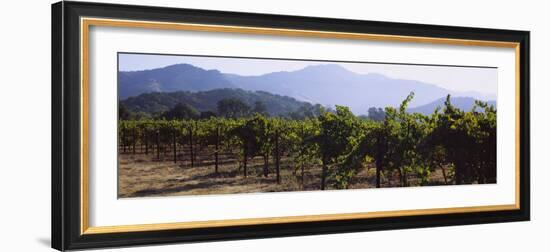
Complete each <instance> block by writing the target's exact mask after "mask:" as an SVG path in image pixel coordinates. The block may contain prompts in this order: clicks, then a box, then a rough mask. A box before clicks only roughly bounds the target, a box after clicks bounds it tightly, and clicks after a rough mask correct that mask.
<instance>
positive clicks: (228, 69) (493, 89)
mask: <svg viewBox="0 0 550 252" xmlns="http://www.w3.org/2000/svg"><path fill="white" fill-rule="evenodd" d="M179 63H186V64H191V65H194V66H196V67H200V68H203V69H206V70H211V69H217V70H219V71H220V72H222V73H233V74H239V75H245V76H249V75H262V74H266V73H271V72H279V71H296V70H300V69H303V68H304V67H307V66H311V65H320V64H338V65H340V66H342V67H344V68H346V69H348V70H350V71H352V72H355V73H359V74H368V73H378V74H383V75H385V76H387V77H390V78H394V79H408V80H417V81H422V82H426V83H430V84H434V85H437V86H440V87H442V88H445V89H448V90H452V91H460V92H466V91H476V92H480V93H483V94H486V95H490V96H494V97H496V93H497V82H498V73H497V69H496V68H477V67H449V66H417V65H400V64H376V63H342V62H333V63H331V62H326V61H325V62H321V61H297V60H278V59H277V60H273V59H248V58H221V57H204V56H179V55H151V54H126V53H120V54H119V70H120V71H138V70H146V69H154V68H161V67H165V66H169V65H174V64H179Z"/></svg>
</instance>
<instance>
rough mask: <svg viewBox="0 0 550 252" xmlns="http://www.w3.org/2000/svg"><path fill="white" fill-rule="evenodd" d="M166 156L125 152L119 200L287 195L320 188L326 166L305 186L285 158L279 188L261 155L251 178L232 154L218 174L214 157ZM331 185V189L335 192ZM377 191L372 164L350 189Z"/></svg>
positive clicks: (312, 170)
mask: <svg viewBox="0 0 550 252" xmlns="http://www.w3.org/2000/svg"><path fill="white" fill-rule="evenodd" d="M178 158H179V160H178V161H177V163H174V162H173V156H170V155H166V156H164V155H161V157H160V160H158V159H156V156H154V155H151V154H149V155H145V154H131V153H119V157H118V161H119V168H118V197H121V198H130V197H147V196H170V195H205V194H228V193H254V192H281V191H308V190H320V184H321V166H320V165H309V166H306V168H305V169H304V170H305V172H304V183H303V185H302V183H301V171H300V170H299V169H296V168H295V167H294V165H293V164H292V162H291V161H290V160H288V159H287V158H285V157H283V158H282V160H281V183H280V184H277V181H276V174H275V165H274V163H273V162H272V161H273V160H270V164H269V170H270V172H269V175H268V177H264V175H263V165H264V163H263V159H262V158H261V157H256V158H254V159H252V160H250V161H249V162H248V165H247V167H248V173H247V174H248V175H247V177H246V178H245V177H244V174H243V169H242V167H239V166H240V165H239V162H238V161H237V160H236V159H235V158H233V157H231V156H221V157H220V159H219V160H220V162H219V166H218V173H217V174H216V173H215V170H214V163H213V161H212V159H213V158H212V157H211V156H208V155H202V156H201V155H198V156H197V161H196V162H195V164H194V166H193V167H191V163H190V161H189V160H182V159H184V158H183V157H178ZM384 175H385V176H383V177H382V185H381V186H382V187H392V186H399V178H398V175H397V174H384ZM408 181H409V183H410V185H411V186H415V185H418V184H419V181H418V179H416V178H415V177H414V175H410V176H409V177H408ZM330 182H331V181H330V180H329V181H327V186H328V188H327V189H329V190H330V189H335V188H332V187H331V186H330ZM430 184H432V185H441V184H444V179H443V176H442V172H441V170H437V171H435V172H432V174H431V177H430ZM375 187H376V170H375V169H374V167H372V166H371V165H367V166H366V167H364V168H363V169H361V170H360V172H359V173H358V174H357V175H356V176H355V177H354V179H353V181H352V183H351V186H350V189H364V188H375Z"/></svg>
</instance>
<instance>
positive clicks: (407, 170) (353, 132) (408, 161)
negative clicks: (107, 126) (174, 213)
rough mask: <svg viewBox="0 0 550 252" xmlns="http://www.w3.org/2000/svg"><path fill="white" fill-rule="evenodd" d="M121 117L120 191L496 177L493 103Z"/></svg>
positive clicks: (166, 192)
mask: <svg viewBox="0 0 550 252" xmlns="http://www.w3.org/2000/svg"><path fill="white" fill-rule="evenodd" d="M413 96H414V94H413V93H411V94H410V95H409V96H408V97H407V98H406V99H405V100H404V101H403V102H402V103H401V105H400V106H399V107H398V108H392V107H387V108H385V109H384V110H383V111H381V112H383V117H381V118H374V117H373V118H362V117H357V116H355V115H354V114H353V113H352V112H351V111H350V110H349V109H348V108H347V107H343V106H336V109H335V110H334V111H323V112H321V113H320V114H318V115H310V116H306V117H304V118H300V119H293V118H284V117H272V116H267V115H264V114H261V113H250V114H241V115H239V114H227V113H226V114H225V115H224V116H216V115H212V116H209V117H208V118H197V117H195V118H192V117H191V118H185V119H167V118H166V117H164V118H156V119H139V120H119V127H118V130H119V132H118V136H119V139H118V140H119V141H118V142H119V164H120V166H119V196H120V197H138V196H157V195H179V194H212V193H216V194H217V193H236V192H263V191H296V190H326V189H351V188H369V187H377V188H379V187H406V186H427V185H448V184H484V183H495V182H496V109H495V108H494V106H490V105H487V104H486V103H483V102H476V105H475V106H474V108H473V109H472V110H471V111H461V110H460V109H458V108H456V107H454V106H453V105H452V104H451V102H450V98H449V97H447V101H446V103H445V106H444V107H442V108H440V109H438V110H435V111H434V112H433V113H432V114H430V115H422V114H419V113H408V112H407V106H408V103H409V102H410V101H411V100H412V99H413Z"/></svg>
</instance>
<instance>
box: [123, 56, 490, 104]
mask: <svg viewBox="0 0 550 252" xmlns="http://www.w3.org/2000/svg"><path fill="white" fill-rule="evenodd" d="M220 88H241V89H244V90H252V91H257V90H262V91H266V92H269V93H273V94H278V95H285V96H290V97H293V98H295V99H297V100H300V101H307V102H310V103H312V104H317V103H319V104H322V105H324V106H333V105H344V106H348V107H350V108H351V109H352V111H353V112H354V113H356V114H365V113H366V112H367V110H368V108H369V107H386V106H398V105H399V103H400V102H401V101H402V100H403V99H405V97H406V96H407V95H408V94H409V93H410V92H411V91H414V92H415V94H416V95H415V97H414V99H413V100H412V102H411V104H410V106H411V107H415V106H420V105H423V104H427V103H430V102H432V101H434V100H436V99H439V98H440V97H444V96H446V95H447V94H451V95H453V96H462V95H460V93H457V92H452V91H449V90H446V89H443V88H440V87H438V86H435V85H432V84H428V83H424V82H420V81H415V80H402V79H392V78H389V77H387V76H384V75H381V74H357V73H354V72H351V71H349V70H347V69H345V68H343V67H341V66H339V65H336V64H326V65H316V66H309V67H306V68H304V69H301V70H297V71H292V72H274V73H268V74H264V75H259V76H241V75H236V74H223V73H220V72H219V71H217V70H208V71H207V70H204V69H202V68H198V67H195V66H192V65H189V64H178V65H172V66H168V67H164V68H158V69H153V70H145V71H137V72H120V73H119V99H125V98H127V97H130V96H136V95H139V94H142V93H149V92H173V91H207V90H213V89H220ZM463 96H470V97H473V98H476V99H484V97H482V95H481V94H477V93H475V92H469V93H468V94H467V95H463Z"/></svg>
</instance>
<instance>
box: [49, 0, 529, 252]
mask: <svg viewBox="0 0 550 252" xmlns="http://www.w3.org/2000/svg"><path fill="white" fill-rule="evenodd" d="M529 122H530V120H529V32H527V31H512V30H496V29H483V28H466V27H450V26H438V25H422V24H405V23H389V22H376V21H359V20H342V19H327V18H318V17H298V16H280V15H266V14H253V13H236V12H221V11H208V10H191V9H176V8H160V7H145V6H130V5H113V4H101V3H79V2H60V3H56V4H54V5H53V6H52V247H53V248H55V249H58V250H70V249H84V248H99V247H109V246H128V245H140V244H155V243H170V242H197V241H212V240H227V239H249V238H263V237H280V236H292V235H310V234H327V233H338V232H355V231H374V230H387V229H400V228H420V227H433V226H447V225H464V224H479V223H495V222H508V221H527V220H529V216H530V215H529V211H530V210H529V204H530V199H529Z"/></svg>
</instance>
